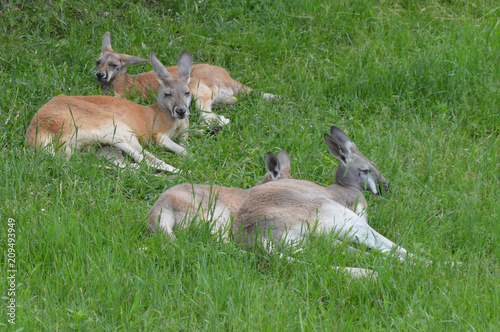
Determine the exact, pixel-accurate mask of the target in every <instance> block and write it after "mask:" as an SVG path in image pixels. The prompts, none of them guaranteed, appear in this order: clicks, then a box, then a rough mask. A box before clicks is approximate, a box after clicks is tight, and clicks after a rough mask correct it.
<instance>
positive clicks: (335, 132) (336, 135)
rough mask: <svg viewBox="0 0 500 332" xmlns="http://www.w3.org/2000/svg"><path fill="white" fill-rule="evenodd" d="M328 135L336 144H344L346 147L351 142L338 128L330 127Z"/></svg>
mask: <svg viewBox="0 0 500 332" xmlns="http://www.w3.org/2000/svg"><path fill="white" fill-rule="evenodd" d="M330 135H331V136H332V138H333V139H334V140H335V141H336V142H341V143H342V144H344V145H346V146H347V145H348V143H350V142H351V140H350V139H349V137H347V135H346V134H345V133H344V132H343V131H342V130H340V129H339V128H337V127H335V126H332V127H331V128H330Z"/></svg>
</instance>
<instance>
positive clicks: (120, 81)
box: [95, 32, 274, 124]
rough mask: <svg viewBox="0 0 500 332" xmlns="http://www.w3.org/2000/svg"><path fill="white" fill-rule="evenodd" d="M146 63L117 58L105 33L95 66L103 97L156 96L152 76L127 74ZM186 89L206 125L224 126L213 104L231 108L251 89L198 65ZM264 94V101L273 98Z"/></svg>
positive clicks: (222, 72) (216, 69) (214, 68)
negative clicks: (133, 68) (110, 95)
mask: <svg viewBox="0 0 500 332" xmlns="http://www.w3.org/2000/svg"><path fill="white" fill-rule="evenodd" d="M145 61H147V60H146V59H142V58H140V57H135V56H130V55H127V54H119V53H116V52H115V51H113V49H112V47H111V35H110V33H109V32H106V33H105V34H104V36H103V39H102V53H101V55H100V57H99V59H98V61H97V65H96V76H95V77H96V79H97V80H98V82H99V84H100V85H101V91H102V92H103V93H104V94H107V93H109V92H111V91H112V92H113V93H114V95H115V96H116V97H126V96H127V95H128V94H129V93H130V92H135V93H137V94H139V95H140V96H143V97H148V96H150V95H151V94H152V93H156V92H157V90H158V88H159V83H158V80H157V78H156V76H155V74H154V72H146V73H141V74H138V75H130V74H128V73H127V66H128V65H134V64H139V63H142V62H145ZM166 69H167V70H168V71H169V72H170V74H171V75H174V76H175V75H177V68H176V67H167V68H166ZM189 89H190V90H191V93H192V95H193V97H194V99H195V104H196V107H197V108H198V109H200V110H202V112H203V113H202V116H203V117H204V118H205V121H206V122H216V123H220V124H227V123H228V122H229V120H227V119H226V118H224V117H223V116H217V115H216V114H214V113H213V112H212V108H213V106H214V104H225V105H232V104H234V103H235V102H236V101H237V99H236V98H235V96H236V95H238V94H239V93H240V91H246V92H250V91H251V90H252V89H251V88H250V87H247V86H244V85H243V84H241V83H240V82H238V81H236V80H234V79H233V78H232V77H231V76H230V75H229V73H228V72H227V71H226V70H225V69H224V68H222V67H218V66H212V65H209V64H197V65H194V66H193V67H192V70H191V81H190V82H189ZM273 97H274V96H272V95H271V94H265V95H264V98H266V99H270V98H273Z"/></svg>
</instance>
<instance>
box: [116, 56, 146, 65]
mask: <svg viewBox="0 0 500 332" xmlns="http://www.w3.org/2000/svg"><path fill="white" fill-rule="evenodd" d="M120 60H122V61H123V62H124V63H125V64H126V65H127V66H128V65H138V64H140V63H144V62H148V61H149V60H148V59H144V58H141V57H138V56H133V55H127V54H121V55H120Z"/></svg>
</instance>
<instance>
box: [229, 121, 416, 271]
mask: <svg viewBox="0 0 500 332" xmlns="http://www.w3.org/2000/svg"><path fill="white" fill-rule="evenodd" d="M331 134H332V135H331V136H330V135H328V134H325V142H326V145H327V147H328V150H329V151H330V153H331V154H332V155H333V156H334V157H336V158H338V159H339V162H340V163H339V168H338V169H337V173H336V177H335V183H334V184H333V185H331V186H329V187H326V188H325V187H321V186H319V185H317V184H315V183H312V182H309V181H303V180H293V179H284V180H282V181H279V182H276V183H272V184H264V185H262V186H256V187H254V188H252V189H251V190H250V191H249V193H248V194H247V197H246V198H245V200H244V201H243V203H242V204H241V206H240V208H239V210H238V211H237V212H236V214H235V217H234V225H233V231H234V234H235V237H236V238H237V240H239V241H242V242H245V243H247V244H252V243H253V241H254V240H255V239H256V238H258V239H261V240H262V242H263V243H264V244H265V246H266V248H268V250H272V248H273V247H274V245H280V244H281V243H289V244H293V243H298V242H301V241H303V240H304V238H305V236H306V235H308V234H310V233H317V234H320V233H331V232H338V234H337V236H339V237H341V238H346V239H348V240H351V241H355V242H358V243H361V244H364V245H366V246H368V247H370V248H373V249H377V250H380V251H381V252H384V253H385V252H390V251H392V250H394V252H395V254H396V255H398V256H400V257H401V258H405V257H406V256H407V255H411V254H408V253H407V251H406V249H404V248H402V247H400V246H397V245H396V244H394V243H393V242H392V241H390V240H388V239H387V238H385V237H384V236H382V235H381V234H379V233H378V232H376V231H375V230H373V229H372V228H371V227H370V226H369V225H368V223H367V222H366V214H365V213H364V210H365V209H366V200H365V198H364V196H363V194H362V192H361V190H368V191H371V192H372V193H374V194H378V193H380V190H379V188H378V187H385V188H387V186H388V183H387V181H386V180H385V178H383V176H381V175H380V172H379V171H378V169H377V167H376V165H375V164H373V163H372V162H371V161H369V160H368V159H367V158H366V157H364V156H363V155H362V154H361V153H360V152H359V151H358V150H357V149H356V147H355V145H354V143H352V142H351V141H350V140H349V139H348V138H347V136H346V135H345V134H344V133H343V132H342V131H341V130H340V129H338V128H336V127H332V128H331ZM346 205H347V206H346ZM349 208H351V209H352V210H351V209H349ZM354 211H356V212H354ZM342 269H343V270H345V271H346V272H347V273H350V274H351V275H353V276H356V277H359V276H364V275H366V274H368V273H369V272H370V271H368V270H364V269H356V268H342Z"/></svg>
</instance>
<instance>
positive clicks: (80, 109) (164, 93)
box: [26, 51, 193, 172]
mask: <svg viewBox="0 0 500 332" xmlns="http://www.w3.org/2000/svg"><path fill="white" fill-rule="evenodd" d="M192 63H193V59H192V58H191V55H190V54H189V52H187V51H183V52H182V54H181V55H180V57H179V61H178V63H177V68H178V72H179V74H178V75H176V76H173V75H171V74H170V73H169V72H168V71H167V70H166V69H165V67H164V66H163V65H162V64H161V63H160V61H159V60H158V59H157V58H156V56H155V55H154V53H151V65H152V66H153V69H154V71H155V73H156V76H157V79H158V80H159V82H160V89H159V92H158V102H157V104H155V105H151V106H142V105H138V104H136V103H133V102H131V101H128V100H125V99H119V98H114V97H109V96H86V97H84V96H65V95H59V96H57V97H55V98H53V99H51V100H50V101H49V102H48V103H46V104H45V105H44V106H42V108H40V109H39V110H38V112H37V113H36V114H35V116H34V117H33V119H32V120H31V123H30V125H29V126H28V129H27V131H26V137H27V141H28V146H33V147H35V148H38V147H48V148H49V149H51V150H52V151H53V152H55V151H56V150H57V149H58V148H59V147H62V148H63V149H64V152H65V153H66V154H67V155H68V156H71V154H72V153H73V152H74V151H76V150H78V149H80V148H83V147H85V146H89V145H95V144H96V143H99V144H100V145H102V146H114V147H115V148H116V149H118V150H121V151H123V152H125V153H127V154H129V155H130V156H131V157H132V158H133V159H134V160H135V161H136V162H138V163H139V162H141V161H142V160H143V159H145V161H146V162H147V164H148V165H150V166H152V167H155V168H156V169H158V170H161V171H165V172H176V171H178V170H177V169H176V168H174V167H172V166H170V165H168V164H166V163H164V162H163V161H162V160H160V159H158V158H156V157H155V156H154V155H153V154H151V153H149V152H147V151H146V150H143V148H142V146H141V144H140V142H141V141H150V140H153V141H154V142H156V143H158V144H161V145H162V146H163V147H165V148H166V149H168V150H171V151H173V152H175V153H179V154H182V155H185V154H186V149H185V148H184V147H183V146H181V145H179V144H177V143H175V142H174V141H172V138H173V137H176V136H180V137H181V139H182V140H184V141H185V140H186V139H187V129H188V127H189V120H188V115H189V106H190V104H191V93H190V91H189V88H188V86H187V83H188V81H189V73H190V70H191V66H192ZM115 163H116V164H120V161H119V160H115Z"/></svg>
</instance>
